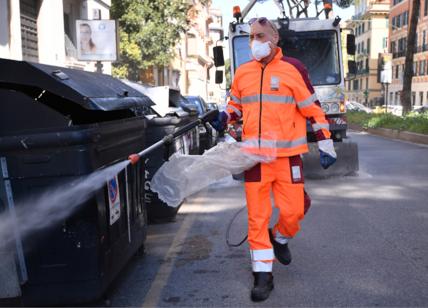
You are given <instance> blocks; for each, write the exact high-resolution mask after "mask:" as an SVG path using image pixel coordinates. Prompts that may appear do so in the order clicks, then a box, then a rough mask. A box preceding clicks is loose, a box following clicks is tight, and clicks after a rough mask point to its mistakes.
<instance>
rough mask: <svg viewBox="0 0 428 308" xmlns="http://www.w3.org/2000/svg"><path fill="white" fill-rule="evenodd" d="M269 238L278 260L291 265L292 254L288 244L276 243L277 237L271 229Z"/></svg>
mask: <svg viewBox="0 0 428 308" xmlns="http://www.w3.org/2000/svg"><path fill="white" fill-rule="evenodd" d="M269 238H270V242H271V243H272V246H273V253H274V254H275V257H276V259H277V260H278V261H279V262H281V263H282V264H284V265H288V264H290V263H291V252H290V249H288V243H287V244H280V243H278V242H277V241H275V237H274V236H273V234H272V229H269Z"/></svg>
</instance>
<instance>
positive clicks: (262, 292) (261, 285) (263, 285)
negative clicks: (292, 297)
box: [251, 272, 273, 302]
mask: <svg viewBox="0 0 428 308" xmlns="http://www.w3.org/2000/svg"><path fill="white" fill-rule="evenodd" d="M253 276H254V287H253V289H252V290H251V300H252V301H254V302H261V301H264V300H266V299H267V298H268V297H269V294H270V291H272V290H273V276H272V273H271V272H253Z"/></svg>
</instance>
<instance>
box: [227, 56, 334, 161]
mask: <svg viewBox="0 0 428 308" xmlns="http://www.w3.org/2000/svg"><path fill="white" fill-rule="evenodd" d="M230 98H231V99H230V101H229V104H228V106H227V109H226V111H227V112H228V113H229V115H230V117H229V119H231V120H232V121H233V120H236V119H238V118H241V117H242V119H243V128H242V130H243V132H242V137H243V140H248V141H249V143H250V144H251V146H253V145H254V147H255V149H256V148H258V149H268V150H269V153H272V151H271V149H275V151H276V155H277V156H294V155H297V154H301V153H305V152H307V151H308V146H307V142H306V118H308V119H310V121H311V124H312V127H313V128H314V131H315V132H317V131H318V132H322V134H318V135H320V136H322V137H321V139H324V138H325V139H326V138H330V132H329V130H328V121H327V119H326V118H325V114H324V112H323V110H322V109H321V107H320V106H319V102H318V100H317V97H316V94H315V92H314V91H313V88H312V86H311V85H310V83H309V82H308V78H307V73H306V70H305V68H304V66H303V64H301V63H300V62H299V61H298V60H297V59H293V58H288V57H283V54H282V51H281V49H280V48H277V53H276V55H275V57H274V59H273V60H272V61H271V62H270V63H268V64H267V65H266V66H265V68H263V66H262V64H261V63H260V62H257V61H251V62H248V63H245V64H243V65H241V66H240V67H239V68H238V69H237V70H236V74H235V78H234V80H233V83H232V88H231V96H230ZM317 138H318V136H317Z"/></svg>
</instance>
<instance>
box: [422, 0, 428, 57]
mask: <svg viewBox="0 0 428 308" xmlns="http://www.w3.org/2000/svg"><path fill="white" fill-rule="evenodd" d="M427 1H428V0H427ZM426 37H427V31H426V30H424V31H422V51H426V50H427V48H426Z"/></svg>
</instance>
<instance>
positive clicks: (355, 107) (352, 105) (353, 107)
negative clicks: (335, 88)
mask: <svg viewBox="0 0 428 308" xmlns="http://www.w3.org/2000/svg"><path fill="white" fill-rule="evenodd" d="M345 106H346V109H347V110H350V111H362V112H367V113H372V112H373V110H372V109H370V108H369V107H366V106H364V105H363V104H360V103H358V102H355V101H352V102H351V101H346V103H345Z"/></svg>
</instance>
